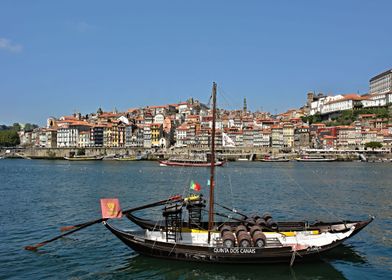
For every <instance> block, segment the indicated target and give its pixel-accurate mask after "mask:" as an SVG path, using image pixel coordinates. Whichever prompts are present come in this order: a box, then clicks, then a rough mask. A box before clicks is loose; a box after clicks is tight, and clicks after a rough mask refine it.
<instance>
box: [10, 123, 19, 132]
mask: <svg viewBox="0 0 392 280" xmlns="http://www.w3.org/2000/svg"><path fill="white" fill-rule="evenodd" d="M11 128H12V129H13V130H16V131H20V130H21V127H20V124H19V123H14V124H13V125H12V127H11Z"/></svg>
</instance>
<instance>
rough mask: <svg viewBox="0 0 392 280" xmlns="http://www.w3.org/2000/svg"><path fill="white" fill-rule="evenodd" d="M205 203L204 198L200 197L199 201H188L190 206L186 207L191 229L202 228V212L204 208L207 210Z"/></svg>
mask: <svg viewBox="0 0 392 280" xmlns="http://www.w3.org/2000/svg"><path fill="white" fill-rule="evenodd" d="M205 207H206V205H205V201H204V200H203V198H202V197H201V196H200V197H198V199H197V200H191V201H188V204H187V206H186V209H187V210H188V216H189V219H188V224H189V228H198V229H200V228H201V227H202V226H201V220H202V214H201V211H202V209H203V208H205Z"/></svg>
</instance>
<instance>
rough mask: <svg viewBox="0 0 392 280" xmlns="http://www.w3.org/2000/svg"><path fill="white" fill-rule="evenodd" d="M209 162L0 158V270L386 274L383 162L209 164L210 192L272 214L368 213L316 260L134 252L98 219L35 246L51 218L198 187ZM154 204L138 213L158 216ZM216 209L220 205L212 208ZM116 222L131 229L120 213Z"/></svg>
mask: <svg viewBox="0 0 392 280" xmlns="http://www.w3.org/2000/svg"><path fill="white" fill-rule="evenodd" d="M208 177H209V169H205V168H175V167H160V166H159V165H158V163H156V162H144V161H140V162H109V161H100V162H67V161H45V160H7V159H6V160H0V197H1V204H0V263H1V265H0V279H233V280H234V279H269V280H270V279H386V278H388V277H389V278H390V277H391V276H392V165H391V163H361V162H341V163H340V162H333V163H298V162H289V163H262V162H238V163H229V164H228V165H227V166H225V167H223V168H217V186H216V201H217V202H219V203H221V204H224V205H227V206H229V207H235V208H236V209H238V210H241V211H242V212H244V213H264V212H270V213H271V214H272V216H273V217H274V219H276V220H278V219H285V220H288V219H294V220H310V221H313V220H338V219H343V218H345V219H367V218H368V215H374V216H376V219H375V221H374V222H373V223H371V224H370V225H369V226H368V227H367V228H365V229H364V230H363V231H362V232H361V233H359V234H358V235H356V236H355V237H353V238H352V239H350V240H348V241H347V242H346V243H345V245H343V246H340V247H338V248H336V249H334V250H332V251H331V252H329V253H328V254H326V255H324V256H323V257H322V258H321V259H320V260H318V261H315V262H312V263H300V262H298V263H295V264H294V266H293V267H292V268H290V267H289V264H278V265H211V264H200V263H187V262H179V261H166V260H159V259H153V258H148V257H143V256H139V255H138V254H137V253H135V252H133V251H132V250H131V249H129V248H128V247H126V246H125V245H124V244H123V243H122V242H121V241H119V240H118V239H117V238H116V237H114V236H113V235H112V234H111V233H110V232H109V231H108V230H107V229H106V228H105V227H104V226H103V225H101V224H97V225H94V226H91V227H89V228H86V229H84V230H81V231H79V232H77V233H75V234H73V235H70V236H68V237H65V238H62V239H59V240H57V241H55V242H53V243H50V244H48V245H46V246H43V247H41V248H40V249H39V250H38V251H36V252H31V251H26V250H24V249H23V247H24V246H26V245H32V244H35V243H38V242H41V241H43V240H47V239H50V238H51V237H54V236H56V235H58V234H60V232H59V227H61V226H66V225H72V224H77V223H80V222H84V221H89V220H93V219H96V218H99V217H100V205H99V199H100V198H110V197H117V198H119V199H120V203H121V206H122V208H123V209H127V208H131V207H134V206H138V205H142V204H145V203H149V202H154V201H157V200H161V199H165V198H167V197H168V196H169V195H173V194H186V192H187V191H188V189H189V182H190V181H191V180H195V181H197V182H199V183H200V184H201V185H202V193H203V194H204V195H205V196H206V197H208V187H207V186H206V184H207V183H206V182H207V179H208ZM159 210H160V209H157V211H149V212H144V213H143V212H142V213H141V214H142V215H143V214H146V215H147V214H148V215H150V216H151V217H152V218H156V219H160V218H161V213H160V211H159ZM221 212H222V211H221ZM114 223H115V224H116V226H120V227H126V228H131V229H132V228H135V226H134V225H133V224H131V223H130V222H129V221H127V220H126V219H121V220H116V221H114Z"/></svg>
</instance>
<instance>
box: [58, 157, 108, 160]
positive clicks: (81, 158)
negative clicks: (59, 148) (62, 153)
mask: <svg viewBox="0 0 392 280" xmlns="http://www.w3.org/2000/svg"><path fill="white" fill-rule="evenodd" d="M64 159H66V160H69V161H91V160H102V159H103V156H93V157H90V156H73V157H64Z"/></svg>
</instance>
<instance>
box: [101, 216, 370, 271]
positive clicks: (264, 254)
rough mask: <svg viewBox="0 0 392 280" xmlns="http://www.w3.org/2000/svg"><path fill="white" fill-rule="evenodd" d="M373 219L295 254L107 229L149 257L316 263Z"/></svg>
mask: <svg viewBox="0 0 392 280" xmlns="http://www.w3.org/2000/svg"><path fill="white" fill-rule="evenodd" d="M372 220H373V219H370V220H368V221H363V222H358V223H357V224H356V226H355V229H354V231H353V232H352V234H350V235H349V236H348V237H346V238H344V239H341V240H337V241H335V242H332V243H330V244H328V245H325V246H321V247H308V248H305V249H298V250H295V251H293V247H292V246H281V247H279V246H278V247H264V248H256V247H249V248H240V247H234V248H224V247H219V246H217V247H210V246H196V245H190V244H181V242H177V243H171V242H160V241H152V240H148V239H146V238H144V232H143V231H142V232H127V231H122V230H119V229H117V228H115V227H113V226H112V225H110V224H108V223H106V222H105V223H104V224H105V226H106V227H107V228H108V229H109V230H110V231H111V232H112V233H113V234H114V235H115V236H116V237H118V238H119V239H120V240H121V241H122V242H124V243H125V244H126V245H127V246H129V247H130V248H131V249H133V250H134V251H136V252H138V253H140V254H142V255H145V256H150V257H155V258H165V259H173V260H185V261H197V262H209V263H236V264H237V263H238V264H260V263H265V264H267V263H284V262H287V263H290V262H293V261H294V259H295V262H297V261H307V260H315V259H318V258H319V257H320V255H321V254H322V253H324V252H326V251H329V250H331V249H333V248H335V247H336V246H338V245H340V244H341V243H343V242H344V241H345V240H346V239H348V238H350V237H352V236H354V235H355V234H357V233H358V232H359V231H360V230H362V229H363V228H364V227H365V226H367V225H368V224H369V223H370V222H371V221H372Z"/></svg>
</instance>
